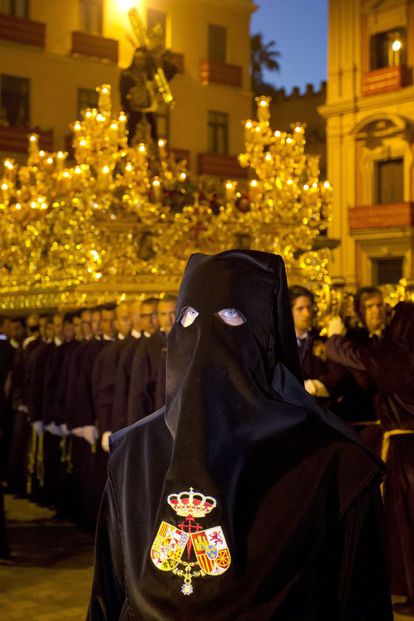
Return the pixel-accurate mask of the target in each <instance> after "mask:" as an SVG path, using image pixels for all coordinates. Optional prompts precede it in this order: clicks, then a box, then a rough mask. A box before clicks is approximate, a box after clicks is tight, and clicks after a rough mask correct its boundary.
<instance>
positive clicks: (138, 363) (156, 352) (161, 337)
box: [128, 295, 177, 424]
mask: <svg viewBox="0 0 414 621" xmlns="http://www.w3.org/2000/svg"><path fill="white" fill-rule="evenodd" d="M176 302H177V298H176V296H174V295H166V296H165V297H164V298H163V299H162V300H160V301H159V302H158V321H159V328H158V329H157V330H156V331H155V332H154V334H153V335H152V336H151V337H150V338H149V339H147V340H145V341H143V343H142V345H141V347H139V348H137V350H136V351H135V354H134V359H133V361H132V367H131V378H132V381H131V384H130V389H129V396H128V424H131V423H135V422H136V421H137V420H141V418H144V416H147V415H148V414H151V412H153V411H154V410H155V392H156V386H157V375H158V369H159V364H160V356H161V351H162V350H163V349H165V347H166V346H167V337H168V334H169V332H170V331H171V328H172V326H173V325H174V321H175V305H176Z"/></svg>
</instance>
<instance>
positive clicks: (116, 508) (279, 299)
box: [88, 250, 392, 621]
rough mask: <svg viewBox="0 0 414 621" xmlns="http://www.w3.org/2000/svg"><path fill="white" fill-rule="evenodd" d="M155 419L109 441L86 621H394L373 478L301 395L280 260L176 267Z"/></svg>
mask: <svg viewBox="0 0 414 621" xmlns="http://www.w3.org/2000/svg"><path fill="white" fill-rule="evenodd" d="M177 309H178V319H177V321H176V323H175V324H174V327H173V329H172V330H171V333H170V335H169V338H168V358H167V397H166V407H165V409H164V408H163V409H162V410H160V411H158V412H155V413H154V414H152V415H151V416H148V417H146V418H144V419H142V420H141V421H139V422H138V423H136V424H134V425H132V426H131V427H128V428H126V429H124V430H121V431H120V432H118V433H117V434H114V435H113V436H112V438H111V441H110V443H111V456H110V459H109V466H108V474H109V481H108V484H107V487H106V491H105V495H104V498H103V502H102V505H101V511H100V518H99V523H98V528H97V538H96V559H95V576H94V581H93V589H92V597H91V601H90V606H89V614H88V619H89V621H99V620H103V619H113V620H114V621H115V620H119V621H120V620H124V619H127V618H132V617H133V618H134V619H136V620H137V621H138V620H142V621H144V620H145V621H155V620H156V619H157V620H158V619H163V621H170V620H177V621H178V620H179V619H180V620H181V621H190V620H191V621H207V620H210V619H214V620H215V621H234V620H235V619H238V620H239V621H242V620H246V621H247V620H249V621H253V620H259V619H260V620H261V621H270V620H271V621H287V620H288V619H289V620H293V619H295V621H305V620H308V619H317V621H333V620H334V619H335V620H338V621H339V620H341V621H391V619H392V611H391V602H390V597H389V590H388V586H387V579H386V571H385V567H384V563H385V561H384V549H383V541H382V523H381V507H380V504H381V501H380V493H379V482H380V479H381V475H382V472H383V468H382V464H381V463H380V462H379V461H377V460H376V458H375V457H374V456H373V455H372V454H371V453H370V452H369V451H368V450H367V449H365V447H363V446H361V445H360V444H359V442H358V440H357V439H356V438H355V437H354V436H353V434H352V433H351V432H350V431H349V430H348V429H347V428H346V427H345V425H344V424H343V423H342V422H341V421H340V420H339V419H337V417H335V415H333V414H332V415H330V416H329V415H328V414H326V413H325V411H324V410H322V409H321V408H319V406H318V405H317V404H316V403H315V401H314V400H313V399H311V398H310V397H309V396H308V395H307V393H306V391H305V390H304V388H303V386H302V383H301V372H300V364H299V359H298V353H297V347H296V342H295V334H294V330H293V323H292V316H291V311H290V308H289V302H288V297H287V285H286V275H285V271H284V265H283V261H282V259H281V257H279V256H276V255H271V254H268V253H263V252H257V251H243V250H230V251H227V252H223V253H221V254H218V255H215V256H207V255H201V254H196V255H193V256H192V257H191V259H190V261H189V263H188V265H187V268H186V271H185V274H184V278H183V282H182V284H181V288H180V294H179V298H178V304H177Z"/></svg>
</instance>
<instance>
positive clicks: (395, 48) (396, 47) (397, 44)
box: [391, 39, 402, 52]
mask: <svg viewBox="0 0 414 621" xmlns="http://www.w3.org/2000/svg"><path fill="white" fill-rule="evenodd" d="M391 48H392V51H393V52H399V51H400V49H401V48H402V43H401V41H400V40H399V39H395V41H393V43H392V46H391Z"/></svg>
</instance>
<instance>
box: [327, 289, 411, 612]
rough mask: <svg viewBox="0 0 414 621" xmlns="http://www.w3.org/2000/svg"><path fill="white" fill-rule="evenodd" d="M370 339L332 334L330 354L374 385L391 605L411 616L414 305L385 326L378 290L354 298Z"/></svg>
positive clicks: (405, 307) (403, 304) (405, 306)
mask: <svg viewBox="0 0 414 621" xmlns="http://www.w3.org/2000/svg"><path fill="white" fill-rule="evenodd" d="M357 303H359V304H360V307H359V308H360V312H361V315H362V317H363V319H364V321H365V322H366V324H367V329H368V330H369V332H370V334H371V337H369V338H368V339H366V341H365V343H364V344H363V345H362V344H361V343H358V342H356V341H355V340H351V339H349V338H348V337H344V336H340V335H338V336H332V338H330V339H329V341H328V354H329V356H330V357H331V358H333V359H334V360H338V361H339V362H341V364H345V365H347V366H348V367H349V368H351V369H352V370H354V371H359V372H363V373H366V374H367V375H368V377H369V379H370V381H371V382H372V383H373V384H374V386H375V388H376V394H375V401H374V403H375V408H376V412H377V416H378V419H379V420H380V421H381V428H382V430H383V431H384V436H383V441H382V457H383V459H384V460H386V462H387V466H388V469H387V475H386V478H385V481H384V507H385V517H386V526H387V531H388V542H389V556H390V561H391V587H392V592H393V593H395V594H398V595H405V596H406V601H405V602H402V603H397V604H395V605H394V608H395V610H396V612H398V613H400V614H407V615H413V614H414V457H413V456H414V357H413V350H414V304H410V303H408V302H401V303H399V304H397V306H396V307H395V310H394V315H393V318H392V320H391V322H390V323H389V324H388V325H386V321H385V319H386V318H385V306H384V303H383V297H382V294H381V293H380V292H378V290H376V291H371V290H370V291H368V292H367V291H366V290H365V291H364V292H363V293H362V294H360V295H359V296H358V297H357Z"/></svg>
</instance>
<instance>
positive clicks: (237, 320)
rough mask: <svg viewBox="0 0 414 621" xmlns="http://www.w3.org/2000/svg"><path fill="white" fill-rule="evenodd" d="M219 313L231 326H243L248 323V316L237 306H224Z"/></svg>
mask: <svg viewBox="0 0 414 621" xmlns="http://www.w3.org/2000/svg"><path fill="white" fill-rule="evenodd" d="M217 315H218V316H219V317H220V319H221V320H222V321H224V323H227V325H229V326H241V325H242V324H243V323H246V318H245V317H244V316H243V315H242V314H241V312H240V311H238V310H237V309H235V308H222V309H221V310H219V311H218V313H217Z"/></svg>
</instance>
